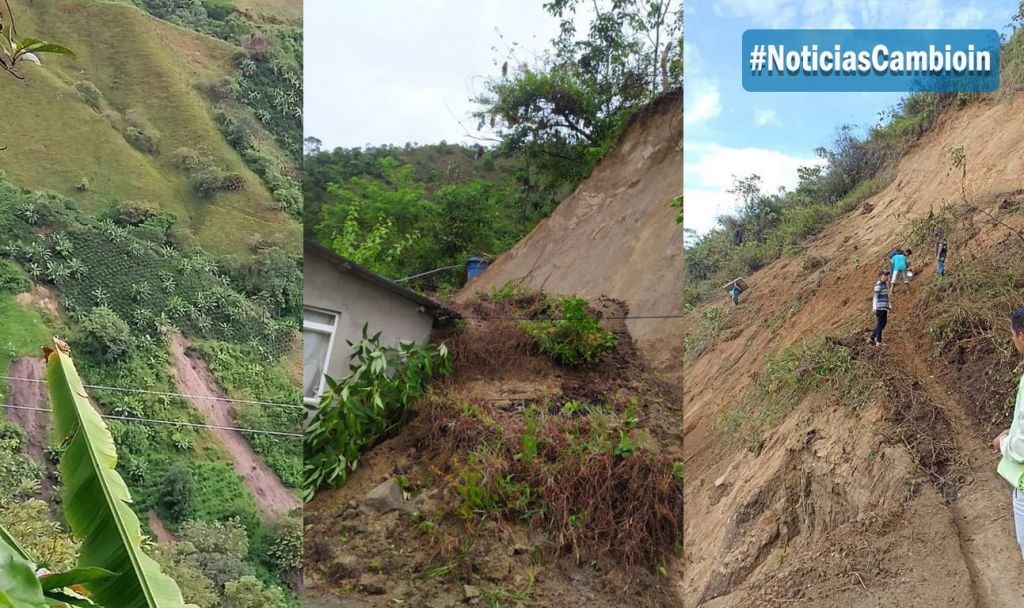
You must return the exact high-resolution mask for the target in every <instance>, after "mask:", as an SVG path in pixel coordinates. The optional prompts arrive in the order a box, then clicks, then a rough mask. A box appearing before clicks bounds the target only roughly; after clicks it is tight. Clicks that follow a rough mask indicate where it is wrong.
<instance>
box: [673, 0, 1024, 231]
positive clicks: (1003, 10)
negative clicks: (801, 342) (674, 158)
mask: <svg viewBox="0 0 1024 608" xmlns="http://www.w3.org/2000/svg"><path fill="white" fill-rule="evenodd" d="M1017 5H1018V0H984V1H982V0H977V1H971V0H968V1H964V0H959V1H954V0H838V1H835V0H832V1H826V0H808V1H803V2H800V1H797V0H758V1H757V2H752V1H751V2H748V1H746V0H713V1H712V0H687V2H686V4H685V7H686V9H685V10H686V13H685V25H686V33H685V57H684V60H685V69H686V80H685V83H684V89H685V92H684V146H683V149H684V194H685V198H684V200H685V201H686V214H685V215H686V227H687V228H690V229H693V230H696V231H697V232H699V233H704V232H706V231H708V230H710V229H711V228H713V227H714V225H715V218H717V217H718V216H719V215H721V214H723V213H726V212H729V211H731V210H732V209H734V208H735V201H734V200H733V198H732V196H731V195H729V194H728V193H727V192H726V190H728V189H729V188H730V185H731V181H732V176H733V175H736V176H740V177H743V176H747V175H750V174H752V173H756V174H758V175H760V176H761V178H762V181H763V187H764V190H765V191H775V190H777V189H778V188H779V187H780V186H785V187H787V188H791V187H793V186H794V185H796V175H797V174H796V170H797V168H798V167H801V166H805V165H810V164H816V163H820V162H821V161H820V160H819V159H817V158H816V157H815V155H814V149H815V148H816V147H818V146H821V145H825V144H827V143H829V142H830V141H831V140H832V138H833V136H834V134H835V132H836V129H837V128H838V127H840V126H841V125H843V124H852V125H855V126H857V127H859V128H862V129H863V128H867V127H869V126H871V125H873V124H875V123H877V122H878V119H879V116H880V113H881V112H882V111H883V110H885V109H886V108H888V107H891V106H893V105H894V104H896V103H897V102H898V101H899V100H900V98H901V96H902V95H901V94H898V93H748V92H746V91H744V90H743V85H742V82H741V77H742V72H741V65H740V42H741V37H742V35H743V32H744V31H745V30H748V29H753V28H842V29H846V28H985V29H996V30H999V31H1004V30H1005V28H1006V26H1007V24H1009V23H1010V18H1011V17H1012V15H1014V14H1015V13H1016V12H1017Z"/></svg>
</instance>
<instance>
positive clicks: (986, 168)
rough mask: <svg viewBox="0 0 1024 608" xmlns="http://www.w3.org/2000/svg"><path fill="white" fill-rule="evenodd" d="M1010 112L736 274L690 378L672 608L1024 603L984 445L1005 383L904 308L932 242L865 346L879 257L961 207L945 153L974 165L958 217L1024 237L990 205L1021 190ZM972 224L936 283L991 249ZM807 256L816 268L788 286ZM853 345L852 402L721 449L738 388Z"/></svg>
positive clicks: (946, 140) (814, 406)
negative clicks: (860, 370)
mask: <svg viewBox="0 0 1024 608" xmlns="http://www.w3.org/2000/svg"><path fill="white" fill-rule="evenodd" d="M1022 112H1024V96H1021V95H1018V96H1017V97H1016V99H1013V100H1011V101H1008V102H1005V103H996V102H993V101H991V100H980V101H979V102H977V103H972V104H971V105H969V106H968V107H966V108H963V109H960V110H955V111H951V112H948V113H946V114H945V115H943V116H942V117H941V118H940V119H939V122H938V125H937V126H936V128H935V129H934V130H933V131H932V132H930V133H928V134H926V135H925V136H924V137H923V138H922V140H921V141H920V142H919V143H918V145H917V146H916V147H915V149H914V150H913V151H911V152H910V153H909V154H908V155H907V156H906V157H905V158H904V159H903V160H902V161H901V163H900V165H899V167H898V168H897V170H896V172H895V176H894V179H893V180H892V182H891V183H890V184H889V185H888V186H886V187H885V188H884V189H883V190H882V191H881V192H879V193H878V194H876V195H874V196H872V197H870V199H869V200H868V201H867V202H866V203H865V205H864V207H863V208H864V209H870V210H871V212H870V213H861V212H858V211H854V212H852V213H851V214H849V215H847V216H845V217H842V218H840V219H839V220H838V221H836V222H835V223H834V224H833V225H832V226H830V227H828V228H827V229H826V230H825V231H823V232H822V233H821V234H819V235H817V236H815V237H813V238H812V239H810V240H809V241H808V242H807V243H806V250H805V251H804V252H802V254H801V255H799V256H793V257H788V258H784V259H782V260H779V261H777V262H775V263H773V264H771V265H769V266H768V267H766V268H765V269H763V270H761V271H759V272H757V273H755V274H754V275H753V276H751V277H748V282H749V283H750V284H751V287H752V288H751V290H750V292H749V297H748V299H747V300H746V301H745V302H743V303H742V304H741V305H740V306H739V307H736V308H735V309H733V308H732V307H731V306H730V307H728V310H729V313H728V314H729V318H728V320H727V321H726V325H725V327H724V329H723V331H722V332H721V334H720V337H719V339H718V340H716V341H715V343H714V344H712V345H711V347H710V348H709V349H708V350H707V352H705V353H704V354H702V355H700V356H699V357H695V358H694V360H693V361H692V362H691V363H690V364H689V365H688V367H687V370H686V383H685V387H684V388H685V393H684V399H685V401H684V402H685V413H684V433H685V435H684V452H685V462H686V474H687V477H686V479H687V484H686V488H685V491H686V526H687V528H686V536H685V541H684V545H685V553H686V556H687V558H688V560H689V561H688V564H687V568H686V570H685V572H684V576H683V577H682V581H681V586H682V592H683V596H684V599H685V601H686V605H689V606H707V607H711V606H714V607H719V606H730V607H731V606H744V607H745V606H751V607H753V606H758V607H760V606H790V605H796V606H814V607H818V606H822V607H825V606H827V607H836V608H838V607H840V606H844V607H845V606H854V607H858V608H869V607H870V608H875V607H879V606H887V607H888V606H892V607H895V606H901V607H908V606H914V607H922V608H923V607H931V606H974V607H978V608H990V607H992V608H994V607H996V606H1000V607H1001V606H1022V605H1024V591H1022V589H1021V588H1020V586H1019V585H1018V584H1017V582H1018V581H1020V580H1024V579H1022V577H1024V562H1022V560H1021V558H1020V550H1019V548H1018V546H1017V543H1016V539H1015V536H1014V528H1013V522H1012V512H1011V506H1010V496H1009V494H1010V488H1009V486H1008V484H1006V482H1005V481H1003V480H1002V479H1001V478H1000V477H998V475H997V474H996V472H995V467H996V464H997V462H998V454H997V453H996V452H995V450H993V448H992V446H991V439H992V436H994V435H995V434H996V433H997V432H998V431H999V430H1000V428H999V427H1000V426H1001V425H1003V424H1004V422H1005V414H1006V413H1005V411H1004V403H1005V400H1006V397H1007V394H1006V393H1007V391H1008V390H1010V389H1011V387H1010V386H1008V385H1007V383H1006V382H1004V380H1003V378H1004V376H1006V373H1007V372H1008V371H1010V370H1009V369H1003V368H1004V367H1006V365H1008V364H1006V363H1005V362H1004V361H1003V360H1002V359H997V358H996V357H994V356H993V353H992V352H989V351H988V350H986V349H990V348H991V347H990V345H986V344H984V343H981V342H973V343H972V342H964V343H959V344H958V346H957V347H956V348H954V349H952V350H947V351H946V352H939V351H938V349H937V347H936V344H935V343H933V342H932V338H931V336H929V334H928V321H929V317H928V315H929V314H933V313H934V312H935V310H934V309H931V308H928V307H926V306H923V305H921V304H920V303H919V297H920V294H921V287H923V286H924V284H925V283H928V282H931V281H934V280H935V279H936V277H935V276H934V269H933V268H932V260H931V257H930V254H929V252H928V249H927V247H925V248H923V250H922V251H921V252H918V251H917V250H916V249H915V255H914V256H913V257H914V258H915V259H912V264H913V266H914V267H915V268H916V269H917V270H918V271H919V272H917V273H915V277H914V279H913V281H914V290H913V291H912V292H911V293H910V294H907V293H905V292H904V290H903V288H902V286H899V287H898V288H897V289H896V291H895V293H894V294H893V296H892V299H893V306H894V310H893V313H892V315H891V318H890V322H889V328H888V329H887V330H886V342H887V345H886V346H883V347H880V348H878V347H869V346H867V345H866V338H867V333H868V332H869V331H870V327H871V326H872V325H873V321H874V319H873V316H872V315H871V313H870V301H871V286H872V284H873V282H874V281H875V276H874V274H875V272H876V271H877V269H878V268H879V267H880V266H881V265H882V263H883V260H884V256H885V253H886V252H887V251H888V250H890V249H891V248H892V247H894V246H898V245H901V244H905V241H904V239H905V238H906V235H907V233H908V232H909V220H910V219H912V218H916V217H921V216H922V215H926V214H927V213H928V211H929V209H933V210H937V209H938V207H939V206H940V205H941V204H942V203H943V202H948V203H951V204H957V203H959V202H960V196H959V190H960V183H959V180H960V175H959V172H956V171H949V170H948V169H949V167H950V161H949V157H948V150H949V148H950V147H954V146H959V145H963V146H964V149H965V152H966V154H967V155H968V157H969V158H970V159H971V167H972V168H971V169H970V170H969V172H968V175H967V190H968V192H969V194H970V196H971V199H972V202H974V203H975V204H977V205H978V206H979V207H982V208H984V209H986V210H987V211H989V212H991V213H993V214H995V215H997V216H998V217H999V218H1000V219H1001V220H1002V221H1004V222H1006V223H1009V224H1011V225H1013V226H1015V227H1016V228H1022V227H1024V217H1022V216H1021V215H1020V214H1019V212H1016V211H1014V209H1015V207H1014V205H1006V204H1004V201H1007V200H1016V198H1015V197H1016V194H1015V193H1016V192H1019V191H1020V190H1021V188H1022V187H1024V141H1022V140H1021V138H1020V137H1019V134H1020V132H1021V118H1020V117H1021V116H1022V115H1024V114H1022ZM968 223H969V224H970V226H969V227H968V228H967V231H968V232H969V233H970V235H969V236H970V238H969V239H966V240H967V242H966V244H965V245H964V247H963V250H960V251H953V252H951V255H950V258H949V260H948V261H947V267H948V268H956V267H957V265H958V264H965V263H967V260H968V259H969V258H968V255H970V254H977V255H979V256H980V259H982V260H984V259H988V258H989V257H991V256H999V255H1002V253H1001V252H1003V251H1005V248H1002V247H1001V246H1000V243H1002V242H1004V239H1005V238H1006V232H1007V231H1006V230H1005V229H1004V228H1002V227H1000V226H998V225H995V224H993V223H992V222H991V221H990V220H989V219H987V218H985V217H983V216H982V215H981V214H976V215H975V216H973V217H969V218H968ZM804 259H824V260H828V263H826V264H823V265H820V266H818V267H817V268H811V270H810V271H809V272H808V271H801V264H802V262H803V260H804ZM794 294H799V295H794ZM723 301H724V295H723ZM716 304H717V303H716ZM939 305H941V303H940V304H939ZM702 313H703V309H701V310H698V311H696V312H695V313H694V314H695V315H700V314H702ZM967 314H969V311H967ZM693 318H694V319H695V321H694V322H697V321H696V319H698V318H699V317H697V316H694V317H693ZM775 321H780V322H779V323H774V322H775ZM687 322H689V321H687ZM851 335H852V336H854V337H853V338H851V339H849V340H844V341H843V344H844V345H845V346H848V347H849V348H851V349H852V350H853V352H854V354H855V356H856V357H857V358H858V360H859V362H861V363H863V364H865V366H866V369H867V370H868V373H869V376H870V377H869V378H868V379H867V381H868V382H869V383H870V385H869V386H867V388H865V390H866V391H869V392H870V395H869V396H868V399H867V404H866V405H864V406H863V407H862V408H861V409H859V410H854V409H852V408H851V407H850V406H849V404H845V403H832V402H830V400H829V399H828V398H826V397H825V396H824V395H822V394H812V395H810V396H809V397H807V398H806V399H804V400H803V402H802V403H800V404H795V406H794V407H793V410H792V412H791V413H790V414H789V415H788V416H787V417H786V418H785V419H784V420H783V421H782V422H780V423H779V424H778V426H777V427H776V428H774V429H770V430H769V431H768V433H767V435H766V437H765V439H766V442H765V445H764V447H763V449H762V451H761V453H760V455H757V456H755V455H753V454H751V453H749V452H745V451H743V450H742V449H741V448H731V447H729V446H728V445H726V444H724V442H723V434H722V430H721V427H720V426H719V424H720V422H719V421H720V419H721V415H722V413H723V412H724V411H726V410H727V409H729V408H730V407H732V406H733V405H734V404H735V403H737V402H741V400H742V398H743V396H744V395H745V394H746V393H747V392H748V391H749V390H750V387H751V380H750V378H749V376H750V374H751V373H753V372H756V371H759V370H761V369H763V368H764V365H765V362H766V361H767V360H768V359H769V358H770V357H772V356H774V355H777V354H778V353H779V352H781V351H782V350H783V349H785V348H786V347H788V346H790V345H792V344H794V343H796V342H798V341H799V340H801V339H804V338H808V339H809V338H814V337H820V336H851Z"/></svg>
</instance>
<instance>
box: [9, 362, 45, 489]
mask: <svg viewBox="0 0 1024 608" xmlns="http://www.w3.org/2000/svg"><path fill="white" fill-rule="evenodd" d="M8 375H9V376H11V377H13V378H25V379H26V380H9V381H8V386H9V388H10V390H9V391H8V392H9V393H10V396H9V397H8V401H9V403H10V404H11V405H17V406H20V407H31V408H40V409H48V408H49V407H50V400H49V398H48V397H47V395H46V384H44V383H43V380H45V377H46V364H45V362H44V361H43V360H42V359H41V358H39V357H25V358H22V359H17V360H15V361H14V362H13V363H11V367H10V371H9V373H8ZM6 413H7V418H8V419H9V420H10V421H11V422H13V423H14V424H17V425H18V426H20V427H21V428H22V430H24V431H25V453H26V454H28V456H29V457H30V458H32V460H35V461H36V462H37V463H39V466H41V467H43V470H44V471H47V470H51V469H52V468H53V466H52V465H51V464H50V463H49V462H48V460H47V459H46V451H45V450H46V446H47V444H48V441H47V437H48V433H49V429H50V414H49V413H48V412H40V411H36V410H25V409H17V408H8V409H7V410H6ZM40 488H41V490H42V498H43V500H47V501H48V500H50V498H51V497H52V493H53V483H52V482H51V480H50V478H49V476H48V475H47V474H45V473H44V474H43V477H42V479H41V480H40Z"/></svg>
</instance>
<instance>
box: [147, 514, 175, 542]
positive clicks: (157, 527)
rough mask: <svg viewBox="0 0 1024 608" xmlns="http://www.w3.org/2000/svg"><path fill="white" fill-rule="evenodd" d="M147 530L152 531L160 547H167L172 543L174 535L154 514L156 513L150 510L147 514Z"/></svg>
mask: <svg viewBox="0 0 1024 608" xmlns="http://www.w3.org/2000/svg"><path fill="white" fill-rule="evenodd" d="M149 529H150V530H152V531H153V536H154V537H156V542H158V543H160V544H161V545H167V544H170V543H172V542H174V535H173V534H171V531H170V530H168V529H167V526H165V525H164V522H163V520H162V519H160V516H159V515H157V514H156V511H153V510H150V512H149Z"/></svg>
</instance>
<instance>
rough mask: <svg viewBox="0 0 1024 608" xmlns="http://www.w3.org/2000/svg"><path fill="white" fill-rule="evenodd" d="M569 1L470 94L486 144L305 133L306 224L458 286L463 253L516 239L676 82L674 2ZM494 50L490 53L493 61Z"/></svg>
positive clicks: (362, 256)
mask: <svg viewBox="0 0 1024 608" xmlns="http://www.w3.org/2000/svg"><path fill="white" fill-rule="evenodd" d="M579 7H580V2H578V1H577V0H558V1H556V2H551V3H548V4H547V5H545V8H546V9H547V10H548V12H549V13H550V14H551V16H552V17H553V18H556V19H558V20H559V23H560V25H561V28H560V33H559V35H558V37H557V38H556V39H554V40H552V41H551V48H550V49H549V51H548V52H546V53H545V54H544V55H543V56H542V57H540V58H538V59H536V60H533V61H532V62H523V61H518V60H517V59H516V58H515V57H514V56H509V57H507V58H505V61H504V63H503V64H502V66H501V68H500V75H497V74H496V75H495V76H494V77H492V78H490V79H488V80H487V82H486V84H485V86H484V91H485V92H484V93H483V94H482V95H480V96H479V97H478V98H476V99H475V100H474V101H475V102H476V104H477V108H478V110H477V111H476V113H475V118H476V119H477V120H478V121H479V122H478V125H477V126H478V130H481V131H482V130H483V129H484V127H485V126H487V127H488V128H489V130H490V131H489V132H490V133H491V135H492V136H483V137H482V138H483V139H484V140H488V141H489V144H491V145H490V147H488V148H484V147H483V146H480V145H477V146H473V147H470V146H455V145H450V144H447V143H445V142H441V143H440V144H437V145H430V146H420V145H417V144H412V143H407V144H406V145H405V146H404V147H398V146H388V145H385V146H379V147H367V148H365V149H357V148H354V149H340V148H339V149H335V150H333V151H323V150H321V149H320V148H321V143H320V142H319V140H317V139H316V138H308V139H307V140H306V154H307V156H306V162H305V165H304V173H305V179H304V186H303V190H304V194H305V217H304V223H305V229H306V231H307V233H308V234H311V235H312V236H313V237H314V238H315V239H316V240H317V241H318V242H320V243H321V244H323V245H325V246H327V247H329V248H331V249H333V250H335V251H337V252H338V253H340V254H342V255H345V256H346V257H350V258H352V259H354V260H356V261H358V262H360V263H362V264H364V265H366V266H368V267H370V268H371V269H373V270H375V271H377V272H380V273H382V274H384V275H386V276H389V277H391V278H396V279H397V278H403V277H409V276H412V275H417V274H420V273H425V272H428V271H432V270H435V269H439V268H445V267H449V266H454V267H455V268H454V269H452V270H448V271H444V272H442V273H438V274H431V275H428V276H425V277H422V278H418V279H416V280H414V281H412V282H411V284H412V285H414V286H415V287H417V288H419V289H422V290H431V291H433V290H445V289H450V288H453V287H457V286H461V284H462V282H463V278H464V271H463V270H462V266H463V265H464V264H465V262H466V259H467V258H468V257H470V256H483V257H493V256H496V255H498V254H501V253H503V252H505V251H506V250H508V249H509V248H511V247H512V245H513V244H515V243H516V242H517V241H518V240H519V239H520V238H522V237H523V236H524V235H525V234H527V233H528V232H529V231H530V230H531V229H532V228H533V227H534V226H535V225H536V224H537V222H539V221H540V220H541V219H543V218H545V217H547V216H548V215H549V214H550V213H551V211H552V210H553V209H554V208H555V206H556V205H557V204H558V202H560V201H561V200H562V199H563V198H565V197H566V196H567V195H568V194H570V193H571V192H572V191H573V190H574V189H575V188H576V186H577V185H579V183H580V182H581V181H582V180H583V179H584V178H585V177H586V176H587V175H589V174H590V172H591V170H592V169H593V168H594V166H595V165H596V164H597V162H598V161H599V160H600V159H601V158H602V157H603V156H604V154H605V153H606V152H607V151H608V150H610V149H611V148H612V147H613V146H614V145H615V144H616V143H617V142H618V140H619V137H620V136H621V134H622V132H623V130H624V129H625V127H626V126H627V125H628V124H629V121H630V120H631V119H632V118H633V117H634V116H635V115H636V114H637V112H639V111H641V110H642V108H643V107H645V106H646V104H648V103H650V102H651V101H652V100H654V99H656V98H658V97H659V96H660V95H662V94H664V93H665V92H668V91H674V90H676V89H677V88H678V86H679V85H680V84H681V74H682V65H681V64H682V62H681V53H679V38H680V36H681V7H679V6H677V5H676V3H674V2H671V1H670V0H657V1H655V2H650V3H646V4H644V5H642V6H641V5H640V4H638V3H635V2H620V1H619V0H609V1H604V2H597V3H595V8H596V10H597V12H598V15H597V19H595V20H594V22H593V23H592V24H591V26H590V29H589V30H588V31H587V32H586V33H584V34H579V33H577V31H576V29H575V26H574V25H573V24H574V20H575V16H576V11H577V10H578V9H579ZM499 61H501V59H497V60H496V61H495V66H496V67H497V66H498V63H499Z"/></svg>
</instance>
